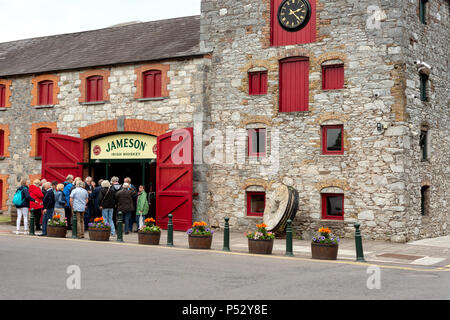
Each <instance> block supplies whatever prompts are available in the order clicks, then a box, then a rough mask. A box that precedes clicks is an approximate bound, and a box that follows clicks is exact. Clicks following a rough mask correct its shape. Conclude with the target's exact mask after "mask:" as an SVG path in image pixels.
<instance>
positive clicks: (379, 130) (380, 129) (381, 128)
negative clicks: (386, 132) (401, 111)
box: [377, 122, 383, 132]
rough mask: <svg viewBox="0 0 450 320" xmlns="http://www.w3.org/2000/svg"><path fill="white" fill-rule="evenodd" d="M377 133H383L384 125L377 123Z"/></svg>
mask: <svg viewBox="0 0 450 320" xmlns="http://www.w3.org/2000/svg"><path fill="white" fill-rule="evenodd" d="M377 131H378V132H381V131H383V125H382V124H381V123H380V122H378V123H377Z"/></svg>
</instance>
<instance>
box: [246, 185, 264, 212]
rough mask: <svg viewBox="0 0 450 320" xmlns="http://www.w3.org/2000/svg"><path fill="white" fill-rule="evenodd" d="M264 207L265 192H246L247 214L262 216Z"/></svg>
mask: <svg viewBox="0 0 450 320" xmlns="http://www.w3.org/2000/svg"><path fill="white" fill-rule="evenodd" d="M265 207H266V193H265V192H250V191H249V192H247V216H257V217H262V216H263V215H264V208H265Z"/></svg>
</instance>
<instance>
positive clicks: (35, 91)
mask: <svg viewBox="0 0 450 320" xmlns="http://www.w3.org/2000/svg"><path fill="white" fill-rule="evenodd" d="M47 80H48V81H53V104H54V105H56V104H59V100H58V94H59V91H60V89H59V86H58V82H59V80H60V79H59V76H57V75H53V74H43V75H40V76H37V77H35V78H33V79H31V83H32V85H33V86H32V89H31V106H38V105H39V82H41V81H47Z"/></svg>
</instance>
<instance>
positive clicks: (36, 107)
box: [34, 104, 55, 109]
mask: <svg viewBox="0 0 450 320" xmlns="http://www.w3.org/2000/svg"><path fill="white" fill-rule="evenodd" d="M54 107H55V105H54V104H48V105H43V106H34V109H47V108H48V109H51V108H54Z"/></svg>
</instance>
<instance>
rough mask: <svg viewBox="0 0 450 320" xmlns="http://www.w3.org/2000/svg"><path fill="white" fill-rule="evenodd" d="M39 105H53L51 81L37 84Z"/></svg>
mask: <svg viewBox="0 0 450 320" xmlns="http://www.w3.org/2000/svg"><path fill="white" fill-rule="evenodd" d="M38 86H39V93H38V97H39V105H40V106H46V105H51V104H53V81H50V80H46V81H41V82H39V83H38Z"/></svg>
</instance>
